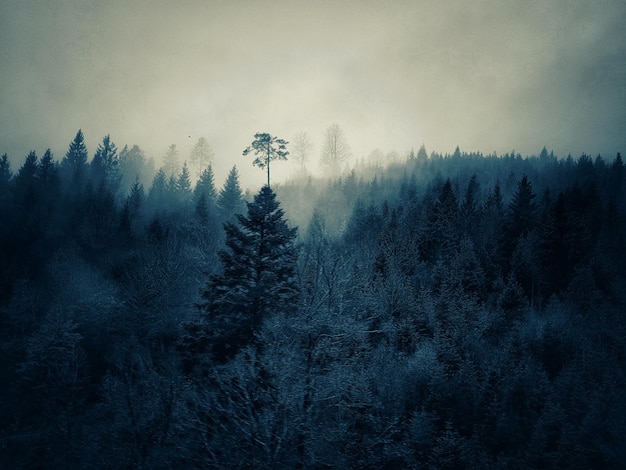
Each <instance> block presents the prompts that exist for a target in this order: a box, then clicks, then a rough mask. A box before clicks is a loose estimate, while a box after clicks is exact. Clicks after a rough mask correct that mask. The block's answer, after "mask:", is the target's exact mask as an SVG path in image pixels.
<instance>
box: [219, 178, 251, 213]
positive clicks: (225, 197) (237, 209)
mask: <svg viewBox="0 0 626 470" xmlns="http://www.w3.org/2000/svg"><path fill="white" fill-rule="evenodd" d="M217 203H218V205H219V207H220V209H222V211H223V215H224V216H225V217H229V216H231V215H232V214H239V213H241V212H243V209H244V205H243V195H242V192H241V186H240V185H239V173H238V172H237V166H233V167H232V168H231V170H230V172H229V173H228V177H227V178H226V181H225V182H224V187H223V188H222V190H221V191H220V194H219V197H218V201H217Z"/></svg>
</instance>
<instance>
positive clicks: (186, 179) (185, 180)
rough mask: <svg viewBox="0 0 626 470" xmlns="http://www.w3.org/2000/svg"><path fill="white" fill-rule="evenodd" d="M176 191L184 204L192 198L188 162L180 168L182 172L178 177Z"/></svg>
mask: <svg viewBox="0 0 626 470" xmlns="http://www.w3.org/2000/svg"><path fill="white" fill-rule="evenodd" d="M176 193H177V194H178V198H179V200H180V201H181V202H182V203H183V204H184V203H187V202H189V200H190V199H191V177H190V176H189V168H187V162H185V163H183V169H182V170H180V174H179V175H178V178H177V179H176Z"/></svg>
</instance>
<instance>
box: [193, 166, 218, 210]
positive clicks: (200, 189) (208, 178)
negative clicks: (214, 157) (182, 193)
mask: <svg viewBox="0 0 626 470" xmlns="http://www.w3.org/2000/svg"><path fill="white" fill-rule="evenodd" d="M202 194H204V195H205V196H206V198H207V201H210V202H215V201H216V199H217V191H216V190H215V177H214V175H213V168H212V167H211V165H209V166H208V167H207V168H205V169H204V170H203V171H202V173H201V174H200V178H199V179H198V182H197V183H196V187H195V188H194V190H193V197H194V201H195V202H196V203H197V202H198V200H199V199H200V196H201V195H202Z"/></svg>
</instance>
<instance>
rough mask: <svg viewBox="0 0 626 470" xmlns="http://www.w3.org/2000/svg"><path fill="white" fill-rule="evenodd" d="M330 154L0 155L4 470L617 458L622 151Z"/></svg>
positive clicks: (620, 446) (341, 141)
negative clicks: (246, 184)
mask: <svg viewBox="0 0 626 470" xmlns="http://www.w3.org/2000/svg"><path fill="white" fill-rule="evenodd" d="M264 135H267V136H269V134H262V136H264ZM257 136H258V135H257ZM257 136H255V138H256V137H257ZM326 137H327V139H326V141H325V142H324V145H323V147H322V150H321V157H322V158H324V159H325V160H324V162H325V164H326V168H327V169H328V172H327V173H326V174H325V177H324V178H315V177H313V176H309V177H308V178H301V177H300V176H301V175H297V176H298V177H297V178H295V179H293V180H291V181H286V182H282V183H276V182H274V184H273V185H272V188H271V189H270V187H269V182H268V185H266V186H264V187H263V188H262V189H260V190H259V191H255V192H244V190H243V189H242V187H241V183H240V178H239V172H238V170H237V167H238V166H241V164H244V162H245V164H246V165H250V164H251V162H250V161H249V160H248V159H247V158H244V157H242V158H241V162H237V165H233V166H232V167H231V169H230V172H229V173H228V176H227V177H226V178H225V180H224V181H216V178H215V174H214V170H215V166H214V165H217V163H216V161H217V159H214V158H213V154H212V151H209V150H210V146H209V144H208V141H206V139H204V140H203V139H199V140H198V142H197V144H196V145H195V146H194V151H193V152H192V154H193V155H195V156H194V157H193V158H192V155H190V156H189V160H188V161H185V160H184V159H181V158H180V155H179V154H178V150H177V148H176V146H175V145H172V146H170V147H169V149H167V151H166V152H165V153H164V155H163V160H162V162H160V163H158V164H155V163H154V161H152V160H151V159H149V158H147V157H146V155H145V154H144V153H143V151H142V150H141V149H140V148H139V147H138V146H136V145H134V146H131V147H130V148H129V147H128V146H124V147H123V148H122V150H119V148H118V147H117V145H116V144H115V143H114V141H113V140H112V138H111V137H110V136H108V135H107V136H106V137H104V138H103V139H102V142H101V143H100V144H99V145H98V147H97V148H96V149H95V151H94V153H93V156H92V158H91V159H90V158H89V153H88V150H87V148H86V146H85V143H84V136H83V134H82V132H81V131H78V132H77V134H76V136H75V137H74V139H73V140H72V141H71V142H70V143H69V146H68V150H67V153H66V154H65V155H64V156H63V157H62V158H61V159H60V161H59V160H57V159H55V156H54V155H53V154H52V153H51V152H50V151H49V150H48V151H45V152H44V153H43V155H41V156H39V155H38V154H37V152H35V151H32V152H30V153H29V154H28V155H27V156H26V157H25V159H24V161H23V162H22V164H21V165H20V166H16V167H15V168H12V167H11V164H10V162H9V159H8V157H7V156H6V155H3V156H2V157H0V266H1V267H2V269H1V270H0V324H1V328H0V346H1V347H0V355H1V360H2V364H3V367H2V368H1V369H0V374H1V379H2V383H3V384H5V386H4V387H3V389H2V391H1V392H0V394H1V399H0V423H1V426H0V467H2V468H59V469H61V468H63V469H65V468H172V467H179V468H268V469H270V468H271V469H274V468H585V469H587V468H622V467H624V466H626V454H625V453H624V449H625V448H626V442H625V438H624V435H625V434H624V423H625V422H626V419H625V418H626V408H625V405H624V404H625V403H626V380H625V377H626V374H625V372H626V371H625V370H624V367H625V366H624V365H625V364H626V331H625V326H624V325H625V323H624V318H623V316H624V312H625V311H626V236H625V235H626V182H625V179H626V169H625V168H624V163H623V160H622V157H621V155H620V154H619V153H618V154H617V156H616V157H613V156H599V155H598V156H597V157H595V158H591V157H590V156H588V155H585V154H583V155H581V156H580V157H578V158H573V157H571V156H567V157H564V158H558V157H557V156H555V155H554V154H552V153H550V152H548V151H547V150H546V149H545V148H544V149H542V150H541V151H540V152H539V154H538V155H536V156H528V157H522V156H521V155H519V154H518V153H516V152H515V151H511V152H510V153H508V154H505V155H502V156H496V155H483V154H481V153H477V152H472V153H468V152H464V151H463V150H462V149H459V148H457V149H456V150H455V152H454V153H453V154H450V155H441V154H438V153H436V152H432V153H430V154H428V153H427V151H426V148H425V146H424V145H422V146H421V147H420V148H419V149H418V151H417V152H415V151H411V152H410V153H409V154H408V155H405V156H400V157H394V158H393V159H391V160H393V161H390V159H388V158H387V157H384V161H385V162H386V164H381V158H382V157H381V155H383V156H384V155H385V154H384V153H383V152H382V150H381V151H380V153H378V152H377V153H376V154H373V155H372V158H369V159H362V160H358V161H357V164H356V165H355V167H354V168H352V169H350V168H348V171H344V169H345V168H344V167H345V166H346V165H347V163H348V162H347V160H346V159H347V158H348V156H349V147H348V145H347V141H346V138H345V136H344V134H343V132H342V131H341V129H340V128H339V127H338V126H331V128H329V132H328V133H327V136H326ZM260 140H262V139H260ZM264 142H265V144H264V145H265V147H263V146H261V147H262V151H265V152H266V153H264V154H263V153H259V155H258V159H259V163H260V165H259V166H261V165H264V164H269V162H270V161H271V160H272V154H271V152H270V154H269V157H268V154H267V149H268V147H267V143H268V142H269V145H270V147H269V148H270V150H271V148H272V147H271V146H272V141H271V136H270V141H264ZM273 143H274V144H278V146H277V147H276V148H277V149H278V150H279V151H280V152H283V154H282V157H286V156H287V151H289V154H290V156H292V157H293V158H294V160H296V161H295V162H293V163H294V164H295V166H297V167H304V165H305V164H307V165H308V164H310V163H311V161H310V157H311V155H312V146H311V145H309V144H311V140H310V138H309V137H308V136H307V135H306V134H305V133H302V134H299V135H298V136H296V138H295V139H293V143H292V144H291V145H290V146H288V147H287V143H286V142H284V145H285V147H284V148H281V147H280V146H281V145H283V144H282V143H280V142H279V141H275V142H273ZM196 147H197V148H196ZM263 149H264V150H263ZM252 150H253V149H252V147H251V150H250V151H252ZM276 155H277V156H278V157H277V158H282V157H280V154H276ZM264 156H265V158H266V160H263V157H264ZM261 168H262V169H268V170H269V168H266V167H265V166H261ZM268 175H269V173H268ZM268 177H269V176H268ZM263 180H264V178H263V179H259V182H260V183H261V182H262V181H263ZM260 186H261V184H259V187H260Z"/></svg>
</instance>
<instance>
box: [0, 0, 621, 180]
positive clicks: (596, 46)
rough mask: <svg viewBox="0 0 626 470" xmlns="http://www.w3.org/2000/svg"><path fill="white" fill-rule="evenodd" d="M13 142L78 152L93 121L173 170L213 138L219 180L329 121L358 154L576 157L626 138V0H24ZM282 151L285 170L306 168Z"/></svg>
mask: <svg viewBox="0 0 626 470" xmlns="http://www.w3.org/2000/svg"><path fill="white" fill-rule="evenodd" d="M0 18H1V19H0V22H1V24H0V26H1V28H0V38H1V40H2V43H3V44H4V47H3V49H2V51H0V57H1V58H2V64H3V67H2V70H1V71H0V82H1V83H2V88H1V91H0V105H1V106H0V154H2V153H8V155H9V157H10V158H11V160H12V162H13V165H14V169H16V167H17V166H18V165H21V163H22V162H23V159H24V157H25V156H26V155H27V153H28V152H29V151H30V150H36V151H37V153H38V154H39V155H41V154H42V153H43V151H44V150H45V149H46V148H48V147H49V148H51V149H52V151H53V152H54V154H55V157H56V158H57V159H61V158H62V157H63V155H64V154H65V152H66V151H67V147H68V145H69V143H70V141H71V140H72V139H73V138H74V135H75V134H76V131H77V130H78V129H79V128H81V129H82V130H83V132H84V134H85V137H86V143H87V146H88V150H89V154H90V157H91V156H92V155H93V153H94V151H95V150H96V146H97V144H98V143H99V142H100V141H101V140H102V137H103V136H104V135H106V134H110V135H111V139H112V140H113V141H114V142H115V143H116V145H117V146H118V148H120V149H121V148H122V147H123V146H124V145H129V146H132V145H133V144H137V145H139V146H140V147H141V148H142V149H143V150H144V151H145V152H146V154H147V156H148V157H152V158H154V159H155V162H156V163H157V165H160V163H161V158H162V156H163V155H164V154H165V151H166V150H167V147H168V146H169V145H170V144H176V145H177V147H178V148H179V152H180V156H181V159H185V158H187V156H188V155H189V152H190V150H191V147H192V146H193V145H194V144H195V143H196V141H197V140H198V138H199V137H205V138H206V139H207V141H208V142H209V144H210V145H211V147H212V148H213V150H214V152H215V155H216V159H215V162H214V167H215V170H216V177H217V182H218V183H219V182H220V181H221V179H222V178H223V177H224V176H225V174H226V173H227V171H228V169H229V168H230V167H232V165H233V164H236V165H237V167H238V168H239V169H240V172H241V174H242V181H243V183H244V185H245V186H248V185H250V184H251V182H252V181H256V180H257V179H258V180H259V184H262V181H263V173H262V172H261V171H260V170H258V169H255V168H253V167H252V164H251V159H246V158H245V157H243V156H242V155H241V152H242V150H243V149H244V148H245V147H246V146H247V145H249V143H250V142H251V141H252V139H253V136H254V133H255V132H258V131H261V132H270V133H271V134H273V135H277V136H279V137H281V138H284V139H286V140H291V139H293V137H294V135H295V134H296V133H297V132H300V131H305V132H307V133H308V134H309V135H310V137H311V139H312V141H313V142H314V145H315V148H314V151H313V158H312V161H311V164H310V165H311V166H314V165H315V164H316V160H317V158H318V156H319V152H320V150H321V148H322V145H323V137H324V131H325V129H326V128H327V127H328V126H329V125H331V124H333V123H337V124H339V126H341V128H342V129H343V130H344V131H345V135H346V138H347V140H348V143H349V145H350V147H351V148H352V153H353V157H354V158H363V157H366V156H367V155H368V154H369V153H370V152H371V151H372V150H374V149H376V148H378V149H381V150H382V151H383V152H384V153H385V154H386V153H389V152H393V151H395V152H398V153H399V154H400V155H401V156H403V155H404V154H405V153H406V152H408V151H410V149H411V148H415V150H417V148H419V146H420V145H422V144H425V145H426V148H427V150H428V151H429V152H431V151H437V152H441V153H452V152H453V151H454V148H455V147H456V146H457V145H458V146H459V147H460V148H461V149H463V150H467V151H481V152H483V153H485V154H488V153H492V152H494V151H495V152H497V153H498V154H502V153H506V152H509V151H511V150H512V149H514V150H515V151H516V152H519V153H521V154H523V155H529V154H536V153H538V152H539V150H540V149H541V148H542V147H543V146H546V147H547V148H548V149H549V150H554V151H555V153H557V154H558V155H560V156H564V155H567V154H568V153H572V155H574V156H578V155H580V154H581V153H587V154H590V155H593V156H595V155H597V154H602V155H603V156H604V157H605V158H607V159H611V158H613V157H614V156H615V154H616V153H617V152H620V151H621V152H623V151H624V149H625V148H626V133H625V132H624V129H626V108H624V106H623V103H624V102H626V99H625V98H626V96H625V94H626V91H625V90H626V60H625V57H626V41H624V33H623V28H622V26H621V25H623V23H624V20H625V19H626V4H624V3H623V2H612V1H601V2H594V3H588V2H578V1H573V2H572V1H551V2H524V3H523V4H521V3H519V2H513V1H507V2H493V1H479V2H471V3H470V2H430V1H417V2H408V1H391V2H385V3H381V2H373V1H365V2H355V1H338V2H316V3H312V2H300V1H296V2H287V1H278V0H276V1H272V2H259V1H257V2H217V1H207V2H201V1H186V2H180V3H176V4H172V3H170V2H163V1H156V2H155V1H150V2H148V1H137V2H133V3H132V4H130V3H126V2H118V1H112V2H95V1H88V2H75V1H59V2H54V3H52V2H18V1H13V0H9V1H6V2H3V3H2V5H0ZM292 168H293V166H292V165H289V164H285V163H278V164H277V165H276V166H275V176H276V177H277V178H280V177H281V176H284V175H285V174H286V173H288V172H289V171H291V169H292Z"/></svg>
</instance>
